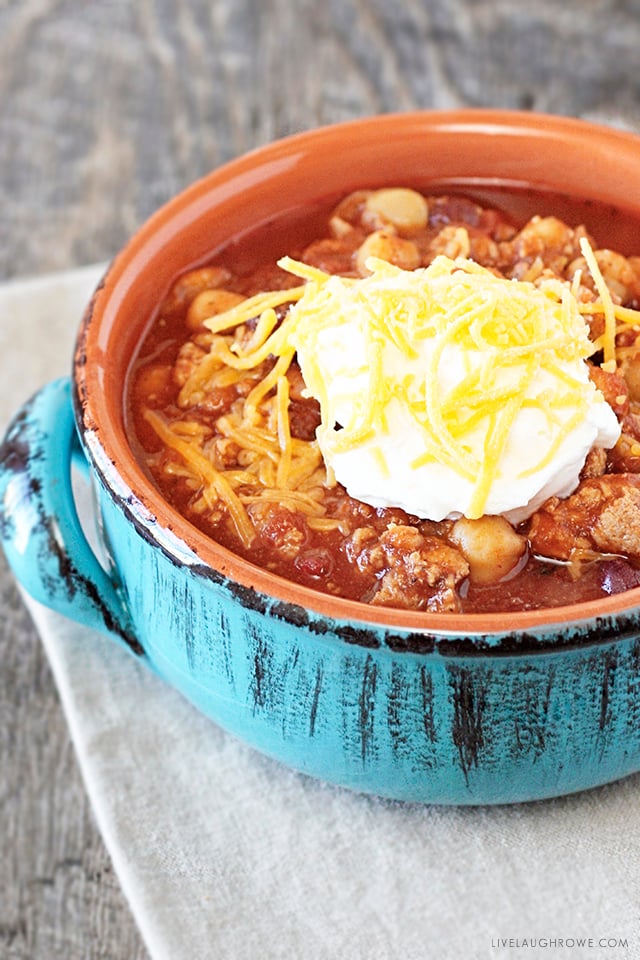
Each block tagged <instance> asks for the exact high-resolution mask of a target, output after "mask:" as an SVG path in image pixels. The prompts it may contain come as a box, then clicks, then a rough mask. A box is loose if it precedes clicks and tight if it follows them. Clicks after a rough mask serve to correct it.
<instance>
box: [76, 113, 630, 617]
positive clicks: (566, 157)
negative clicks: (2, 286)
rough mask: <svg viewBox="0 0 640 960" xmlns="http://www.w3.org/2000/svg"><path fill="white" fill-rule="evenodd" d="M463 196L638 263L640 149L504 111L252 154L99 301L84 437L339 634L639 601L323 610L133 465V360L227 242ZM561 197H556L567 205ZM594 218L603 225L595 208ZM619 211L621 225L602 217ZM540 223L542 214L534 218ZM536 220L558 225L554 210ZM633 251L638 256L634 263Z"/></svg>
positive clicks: (84, 344) (154, 241)
mask: <svg viewBox="0 0 640 960" xmlns="http://www.w3.org/2000/svg"><path fill="white" fill-rule="evenodd" d="M385 185H407V186H417V187H422V188H425V189H428V190H430V191H432V192H435V191H437V190H439V189H441V190H442V191H443V192H444V189H445V186H449V187H455V188H457V189H462V190H464V189H465V188H466V189H467V190H468V192H470V193H472V194H474V195H476V196H478V197H481V196H482V194H483V192H485V191H488V192H489V193H490V192H491V191H492V190H493V189H494V188H496V187H512V188H514V189H516V188H517V191H518V193H519V195H520V196H521V197H524V198H526V197H527V194H526V192H525V193H522V192H521V188H527V189H528V190H530V191H534V194H535V196H534V201H535V203H541V204H543V206H544V205H545V203H546V204H547V206H548V204H550V203H551V200H547V201H545V194H548V195H549V197H551V196H554V195H555V202H556V204H557V203H558V202H561V204H562V206H563V210H562V211H559V215H560V216H562V215H563V214H564V213H565V212H566V210H568V209H570V208H571V207H572V204H573V201H574V200H575V201H576V202H579V204H580V205H581V210H582V211H583V212H584V213H585V218H584V219H585V222H586V221H587V220H588V219H589V217H590V216H591V219H592V222H587V226H588V228H589V229H590V230H592V232H593V233H594V234H595V236H596V238H597V240H598V243H599V244H601V245H609V246H612V247H614V248H616V249H620V250H622V251H623V252H627V253H630V252H632V251H633V252H637V253H640V137H635V136H633V135H631V134H627V133H623V132H619V131H614V130H609V129H607V128H604V127H600V126H596V125H592V124H587V123H584V122H581V121H578V120H572V119H568V118H562V117H552V116H540V115H534V114H528V113H513V112H504V111H486V110H482V111H475V110H465V111H455V112H439V111H433V112H422V113H411V114H391V115H382V116H376V117H370V118H366V119H363V120H358V121H355V122H350V123H344V124H339V125H336V126H331V127H325V128H320V129H318V130H314V131H310V132H308V133H302V134H299V135H297V136H293V137H289V138H287V139H284V140H281V141H277V142H275V143H273V144H270V145H268V146H266V147H263V148H261V149H259V150H256V151H253V152H252V153H249V154H247V155H245V156H243V157H241V158H239V159H237V160H235V161H233V162H231V163H229V164H227V165H226V166H223V167H221V168H219V169H217V170H214V171H213V172H212V173H210V174H209V175H208V176H206V177H204V178H203V179H202V180H200V181H198V182H197V183H195V184H193V185H192V186H191V187H190V188H188V189H187V190H186V191H184V192H183V193H181V194H180V195H179V196H178V197H176V198H175V199H174V200H172V201H171V202H170V203H168V204H167V205H166V206H165V207H163V208H161V209H160V210H159V211H158V212H157V213H156V214H155V215H154V216H153V217H152V218H151V219H150V220H149V221H148V222H147V223H146V224H145V225H144V226H143V227H142V228H141V229H140V230H139V231H138V232H137V233H136V234H135V236H134V237H133V238H132V239H131V240H130V242H129V243H128V244H127V246H126V247H125V248H124V249H123V250H122V252H121V253H120V254H119V255H118V256H117V257H116V259H115V260H114V262H113V264H112V266H111V267H110V269H109V271H108V273H107V276H106V278H105V280H104V282H103V284H102V285H101V287H100V288H99V290H98V291H97V292H96V294H95V296H94V300H93V302H92V306H91V310H90V311H89V314H90V316H89V317H88V319H87V320H86V322H85V325H84V327H83V331H82V334H81V337H80V339H79V343H78V350H77V356H76V381H77V383H78V388H79V394H80V396H81V397H83V402H84V428H85V429H89V430H97V433H98V434H99V439H100V443H101V444H102V446H103V448H104V450H105V452H106V455H107V457H108V459H109V460H111V461H112V462H113V463H114V464H115V465H116V468H117V470H118V472H119V474H120V476H121V478H122V481H123V482H124V483H125V484H126V485H127V486H128V487H129V488H130V489H131V490H132V491H134V492H135V494H136V496H137V498H138V499H139V500H140V501H141V502H142V503H143V504H144V505H145V506H146V508H147V509H148V510H149V511H150V512H151V514H153V515H154V516H155V517H156V518H157V520H158V522H159V524H160V525H161V526H162V527H165V528H166V529H168V530H170V531H172V533H173V534H174V535H176V536H178V537H179V538H180V539H181V540H183V541H184V542H185V543H186V544H187V545H188V546H189V547H190V548H191V549H192V550H193V551H195V553H196V554H197V555H198V557H199V558H200V560H201V561H203V562H204V563H207V564H209V565H210V566H212V567H213V568H215V569H216V570H218V571H220V572H221V573H223V574H225V575H227V576H229V577H231V578H232V579H233V580H235V581H236V582H238V583H240V584H242V585H244V586H250V587H254V588H256V589H258V590H260V591H262V592H264V593H266V594H268V595H271V596H274V597H276V598H277V599H279V600H282V601H285V602H291V603H296V604H299V605H301V606H303V607H305V608H307V609H310V610H312V611H315V612H316V613H319V614H321V615H329V616H332V617H335V618H337V619H341V620H349V621H360V622H368V623H380V624H385V625H388V626H391V627H395V628H406V629H410V630H417V631H423V632H424V631H426V632H428V633H443V632H444V633H446V634H449V635H451V634H455V633H459V632H462V633H464V634H465V635H468V634H469V633H482V634H484V633H492V632H498V633H505V632H510V631H513V630H518V629H525V630H528V631H530V630H533V629H536V628H544V626H545V625H547V624H561V623H566V622H570V621H578V620H585V619H588V618H591V617H593V616H595V615H598V616H606V615H610V614H613V613H616V612H618V611H623V610H630V609H632V608H633V607H635V606H637V605H639V604H640V588H638V589H634V590H630V591H628V592H627V593H624V594H620V595H618V596H614V597H608V598H606V599H605V600H603V601H594V602H590V603H586V604H581V605H579V606H578V605H576V606H574V607H562V608H557V609H551V610H539V611H531V612H525V613H518V614H504V613H503V614H475V615H469V614H465V615H457V614H429V613H423V612H416V611H401V610H392V609H386V608H379V609H378V608H371V607H368V606H366V605H364V604H360V603H356V602H353V601H347V600H342V599H338V598H335V597H330V596H326V595H323V594H320V593H318V592H316V591H313V590H309V589H307V588H304V587H301V586H299V585H297V584H294V583H290V582H288V581H285V580H282V579H281V578H279V577H275V576H273V575H272V574H270V573H268V572H267V571H264V570H261V569H259V568H257V567H254V566H253V565H251V564H249V563H247V562H246V561H244V560H242V559H240V558H239V557H237V556H235V555H233V554H231V553H229V552H228V551H227V550H225V549H223V548H221V547H219V546H218V545H217V544H215V543H214V542H213V541H212V540H210V539H209V538H208V537H206V535H204V534H203V533H200V532H199V531H198V530H196V529H195V528H194V527H193V526H192V525H191V524H189V523H188V522H187V521H186V520H184V519H183V518H182V517H180V515H179V514H177V512H176V511H175V510H173V508H172V507H170V506H169V505H168V504H167V503H166V502H165V501H164V500H163V498H162V496H161V495H160V494H159V492H158V491H157V490H156V489H155V487H154V486H153V485H152V483H151V482H150V480H149V479H148V478H147V476H146V474H145V473H144V472H143V470H142V469H141V467H140V466H139V465H138V464H137V463H136V460H135V458H134V457H133V455H132V453H131V450H130V447H129V444H128V442H127V439H126V434H125V429H124V415H123V395H124V391H125V388H126V378H127V372H128V369H129V366H130V362H131V358H132V356H133V354H134V353H135V350H136V347H137V345H138V343H139V341H140V339H141V336H142V334H143V331H144V329H145V328H146V326H147V324H148V323H149V320H150V318H151V316H152V314H153V312H154V310H155V309H156V307H157V305H158V304H159V302H160V301H161V299H162V298H163V296H164V295H165V293H166V292H167V291H168V288H169V286H170V285H171V283H172V281H173V280H174V279H175V278H176V276H177V275H178V274H180V273H181V272H182V271H184V270H185V269H187V268H189V267H191V266H193V265H196V264H199V263H202V262H203V261H206V260H207V259H209V258H210V257H211V255H212V253H213V252H215V251H217V250H219V249H220V248H222V247H224V246H225V245H226V244H227V243H228V242H229V241H230V240H232V239H238V238H239V237H242V235H243V234H246V233H247V232H250V231H252V230H254V229H255V227H256V226H258V225H265V227H266V226H267V225H268V224H269V223H270V222H271V221H273V220H274V219H279V218H280V217H281V216H282V214H283V213H285V214H286V213H289V214H290V213H292V212H296V211H304V209H305V208H307V209H308V208H309V207H310V206H311V205H314V204H317V203H318V202H320V201H322V200H323V199H325V198H334V197H339V196H340V195H343V194H346V193H348V192H350V191H352V190H355V189H358V188H362V187H378V186H385ZM557 195H559V197H558V196H557ZM591 204H593V205H594V206H593V214H590V205H591ZM607 210H610V211H611V214H612V215H611V217H608V216H607V217H605V216H604V213H605V212H606V211H607ZM528 212H529V213H530V212H533V209H531V210H530V211H528ZM539 212H542V213H550V212H552V211H551V210H550V209H543V210H540V211H539ZM634 243H635V251H634Z"/></svg>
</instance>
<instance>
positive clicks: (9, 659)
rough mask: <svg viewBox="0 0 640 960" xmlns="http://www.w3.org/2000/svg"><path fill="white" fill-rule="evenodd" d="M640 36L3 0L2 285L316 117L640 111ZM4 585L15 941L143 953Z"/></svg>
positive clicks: (444, 9)
mask: <svg viewBox="0 0 640 960" xmlns="http://www.w3.org/2000/svg"><path fill="white" fill-rule="evenodd" d="M639 41H640V5H639V4H638V3H637V2H636V0H617V2H615V0H608V2H605V0H591V2H587V3H585V2H584V0H564V3H562V4H557V3H555V2H548V0H538V2H537V3H535V4H533V3H526V4H525V3H520V2H518V0H446V2H436V0H399V2H397V3H394V2H389V0H324V2H322V3H318V2H316V0H299V2H296V0H139V2H127V0H104V2H101V3H83V2H80V0H76V2H74V0H2V2H0V187H1V193H2V199H1V201H0V204H1V205H0V282H2V281H6V280H8V279H10V278H14V277H20V276H23V277H24V276H31V275H34V274H38V273H42V272H48V271H55V270H62V269H66V268H70V267H74V266H80V265H84V264H89V263H93V262H96V261H104V260H107V259H108V258H109V257H110V256H111V255H112V254H113V253H114V252H115V251H116V250H117V248H118V247H119V246H120V245H121V244H122V243H123V242H124V241H125V240H126V238H127V237H128V236H129V235H130V233H131V232H132V231H133V230H134V229H135V228H136V227H137V225H138V224H140V223H141V222H142V221H143V220H144V219H145V218H146V217H147V216H148V215H149V214H150V213H151V212H152V211H153V210H154V209H156V208H157V207H158V206H159V205H160V204H161V203H163V202H164V201H165V200H167V199H168V198H169V197H170V196H171V195H172V194H174V193H175V192H177V191H178V190H180V189H181V188H182V187H183V186H185V185H186V184H187V183H189V182H190V181H191V180H193V179H194V178H196V177H198V176H200V175H201V174H204V173H205V172H206V171H208V170H209V169H210V168H211V167H214V166H216V165H218V164H220V163H222V162H223V161H225V160H228V159H230V158H232V157H234V156H236V155H237V154H240V153H242V152H243V151H246V150H248V149H249V148H252V147H255V146H257V145H259V144H262V143H265V142H267V141H269V140H272V139H274V138H276V137H279V136H282V135H285V134H289V133H292V132H295V131H298V130H302V129H306V128H308V127H312V126H316V125H318V124H324V123H330V122H334V121H340V120H346V119H350V118H353V117H358V116H362V115H365V114H371V113H376V112H388V111H404V110H409V109H414V108H434V107H435V108H451V107H456V106H494V107H507V108H519V109H534V110H540V111H546V112H551V113H562V114H571V115H574V116H581V117H586V118H590V119H596V120H600V121H604V122H610V123H612V124H614V125H618V126H623V127H627V128H630V129H638V130H640V70H639V69H638V64H639V62H640V42H639ZM22 399H23V398H17V400H22ZM0 602H1V604H2V610H3V616H2V619H1V622H0V664H1V667H0V851H2V852H1V853H0V957H2V958H3V960H4V958H7V960H14V958H15V960H18V958H20V960H22V958H24V960H27V958H28V960H58V958H59V960H80V958H82V960H87V958H109V960H120V958H126V960H142V958H144V957H147V956H148V955H147V953H146V950H145V948H144V946H143V944H142V941H141V938H140V935H139V933H138V931H137V928H136V926H135V923H134V921H133V919H132V917H131V915H130V913H129V910H128V907H127V904H126V902H125V900H124V897H123V895H122V893H121V891H120V888H119V884H118V880H117V878H116V876H115V874H114V872H113V869H112V866H111V863H110V860H109V856H108V854H107V852H106V850H105V848H104V846H103V843H102V840H101V837H100V835H99V833H98V832H97V829H96V827H95V824H94V820H93V816H92V812H91V808H90V806H89V803H88V800H87V797H86V795H85V792H84V788H83V785H82V782H81V779H80V776H79V773H78V769H77V766H76V761H75V756H74V752H73V747H72V745H71V742H70V740H69V736H68V733H67V728H66V725H65V721H64V718H63V716H62V713H61V710H60V706H59V702H58V697H57V692H56V689H55V686H54V683H53V680H52V677H51V674H50V672H49V668H48V664H47V662H46V658H45V656H44V653H43V650H42V648H41V646H40V643H39V640H38V638H37V636H36V634H35V632H34V630H33V627H32V626H31V623H30V621H29V618H28V616H27V614H26V613H25V612H24V610H23V608H22V606H21V603H20V600H19V596H18V593H17V590H16V588H15V585H14V582H13V579H12V577H11V575H10V574H9V573H8V572H7V569H6V565H5V563H4V560H0Z"/></svg>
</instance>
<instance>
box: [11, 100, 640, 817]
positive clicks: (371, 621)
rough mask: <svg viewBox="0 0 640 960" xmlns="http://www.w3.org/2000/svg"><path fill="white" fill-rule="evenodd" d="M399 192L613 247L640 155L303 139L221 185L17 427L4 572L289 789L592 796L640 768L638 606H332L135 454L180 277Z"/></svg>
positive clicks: (365, 132) (486, 136) (495, 132)
mask: <svg viewBox="0 0 640 960" xmlns="http://www.w3.org/2000/svg"><path fill="white" fill-rule="evenodd" d="M345 158H346V159H345ZM409 182H411V183H420V184H432V185H440V184H442V183H444V182H448V183H451V182H454V183H456V184H458V185H460V184H462V185H465V184H468V185H469V187H470V188H473V189H474V190H475V191H476V192H477V191H478V190H481V191H482V190H485V189H487V190H491V189H494V188H495V186H496V185H503V184H504V185H507V186H511V187H518V188H520V187H533V188H534V189H535V190H537V191H550V193H549V197H551V196H554V195H558V194H560V195H562V197H563V200H564V201H566V202H567V203H571V202H573V200H575V201H576V202H578V201H579V202H580V203H582V201H585V200H586V201H587V205H586V207H585V209H587V210H588V209H589V204H591V203H593V204H594V209H596V210H599V211H602V210H603V209H605V208H607V209H609V208H613V207H615V208H623V210H624V216H622V215H621V218H620V223H619V225H618V227H617V228H616V229H618V235H617V236H616V237H615V242H616V243H617V244H618V246H620V247H624V245H625V243H626V244H627V245H628V243H629V241H630V238H629V236H627V235H626V234H625V231H626V232H627V233H628V231H629V224H630V223H631V224H633V223H634V222H635V223H640V139H638V138H635V137H633V136H630V135H628V134H623V133H616V132H614V131H610V130H605V129H603V128H600V127H597V126H593V125H589V124H585V123H581V122H579V121H574V120H567V119H562V118H553V117H533V116H531V115H529V114H518V113H502V112H495V111H490V112H485V111H482V112H478V111H463V112H456V113H444V114H443V113H438V112H434V113H419V114H405V115H395V116H384V117H377V118H371V119H367V120H362V121H357V122H355V123H350V124H342V125H339V126H337V127H330V128H325V129H321V130H317V131H313V132H310V133H305V134H301V135H299V136H296V137H292V138H289V139H286V140H284V141H280V142H278V143H275V144H272V145H270V146H267V147H265V148H263V149H262V150H259V151H256V152H254V153H252V154H250V155H248V156H246V157H243V158H241V159H239V160H237V161H234V162H233V163H231V164H228V165H227V166H225V167H223V168H221V169H219V170H216V171H214V172H213V173H212V174H210V175H209V176H208V177H205V178H204V179H203V180H202V181H200V182H198V183H196V184H195V185H194V186H192V187H191V188H190V189H188V190H187V191H186V192H185V193H183V194H181V195H180V196H179V197H178V198H176V199H175V200H174V201H172V202H171V203H169V204H168V205H167V206H166V207H165V208H163V209H162V210H161V211H159V213H158V214H156V215H155V216H154V217H153V218H152V219H151V220H150V221H149V222H148V223H147V224H146V225H145V226H144V227H143V228H142V229H141V230H140V231H139V232H138V233H137V234H136V235H135V237H134V238H133V239H132V240H131V242H130V243H129V244H128V245H127V247H126V248H125V249H124V250H123V251H122V253H121V254H119V256H118V257H117V258H116V259H115V261H114V262H113V264H112V266H111V267H110V269H109V270H108V272H107V274H106V277H105V278H104V281H103V282H102V284H101V285H100V287H99V289H98V290H97V291H96V294H95V296H94V298H93V301H92V304H91V305H90V307H89V309H88V311H87V314H86V317H85V319H84V322H83V324H82V327H81V330H80V334H79V337H78V345H77V352H76V356H75V362H74V369H73V375H72V377H71V378H69V379H64V380H61V381H56V382H55V383H52V384H49V385H48V386H46V387H44V388H43V389H42V390H41V391H40V392H39V393H38V394H37V395H36V396H35V397H34V398H33V399H32V400H31V401H29V402H28V403H27V404H26V405H25V406H24V407H23V408H22V409H21V410H20V411H19V413H18V414H17V416H16V418H15V420H14V421H13V423H12V424H11V426H10V428H9V430H8V432H7V435H6V437H5V439H4V443H3V446H2V451H1V456H0V460H1V473H0V495H1V532H2V537H3V542H4V547H5V551H6V554H7V557H8V559H9V562H10V564H11V566H12V568H13V569H14V571H15V573H16V575H17V577H18V579H19V580H20V582H21V583H22V585H23V586H24V587H25V588H26V589H27V591H29V592H30V593H32V594H33V596H35V597H36V598H37V599H38V600H40V601H42V602H44V603H45V604H47V605H49V606H51V607H53V608H54V609H56V610H58V611H60V612H62V613H63V614H65V615H67V616H69V617H71V618H73V619H75V620H79V621H81V622H82V623H86V624H88V625H90V626H92V627H96V628H98V629H100V630H102V631H104V632H106V633H107V634H109V635H110V636H112V637H113V638H114V640H115V641H116V642H118V643H119V644H120V645H122V646H124V647H125V648H126V649H127V650H129V651H130V652H131V654H132V655H133V656H134V657H136V658H139V659H141V660H143V661H144V662H145V663H147V664H148V665H149V666H150V667H151V669H153V670H154V671H156V672H157V673H158V674H159V675H160V676H162V677H163V678H165V679H166V680H167V682H168V683H170V684H171V685H173V686H174V687H176V688H177V689H178V690H180V691H181V692H182V693H183V694H184V695H185V696H187V697H188V698H189V699H190V700H191V701H192V702H193V703H194V704H195V705H196V706H197V707H199V708H200V709H201V710H202V711H204V712H205V713H206V714H207V715H209V716H210V717H211V718H212V719H213V720H214V721H215V722H216V723H218V724H220V725H221V726H222V727H224V728H225V729H227V730H229V731H230V732H231V733H233V734H234V735H236V736H237V737H239V738H241V739H242V740H244V741H246V742H247V743H249V744H251V745H253V746H254V747H255V748H257V749H258V750H260V751H262V752H263V753H265V754H268V755H269V756H271V757H275V758H277V759H278V760H280V761H282V762H283V763H285V764H287V765H289V766H290V767H293V768H295V769H296V770H299V771H303V772H305V773H307V774H310V775H312V776H314V777H319V778H322V779H323V780H327V781H330V782H332V783H336V784H340V785H343V786H346V787H349V788H352V789H355V790H361V791H366V792H369V793H373V794H377V795H380V796H384V797H391V798H395V799H399V800H407V801H419V802H426V803H448V804H485V803H507V802H516V801H525V800H533V799H539V798H543V797H550V796H555V795H559V794H564V793H568V792H571V791H576V790H582V789H585V788H587V787H593V786H595V785H598V784H603V783H606V782H607V781H611V780H614V779H616V778H619V777H623V776H625V775H627V774H630V773H632V772H634V771H637V770H639V769H640V592H639V591H638V590H637V589H636V590H630V591H628V592H627V593H623V594H621V595H619V596H617V597H610V598H607V599H606V600H604V601H603V602H601V603H588V604H582V605H576V606H573V607H564V608H560V609H556V610H547V611H542V612H541V611H537V612H530V613H522V614H500V615H482V616H481V615H476V616H459V615H434V614H424V613H417V612H413V611H408V612H407V611H394V610H390V609H376V608H370V607H368V606H366V605H364V604H358V603H353V602H350V601H346V600H339V599H336V598H331V597H327V596H324V595H322V594H319V593H316V592H314V591H311V590H308V589H305V588H302V587H300V586H297V585H295V584H292V583H288V582H286V581H283V580H281V579H279V578H277V577H275V576H273V575H271V574H269V573H268V572H266V571H264V570H261V569H259V568H258V567H255V566H253V565H251V564H250V563H247V562H245V561H243V560H240V559H239V558H238V557H236V556H234V555H232V554H230V553H229V552H228V551H226V550H224V549H223V548H221V547H218V546H217V545H216V544H214V543H213V542H211V541H210V540H208V539H207V538H206V537H205V536H204V535H203V534H201V533H199V532H198V531H197V530H195V529H194V528H193V527H192V526H191V525H190V524H188V523H187V522H186V521H185V520H184V519H182V518H181V517H180V516H179V515H178V514H177V513H176V512H175V511H173V510H172V508H171V507H170V506H168V505H167V504H166V503H165V502H164V501H163V499H162V497H161V496H160V494H159V493H158V492H157V490H156V489H155V488H154V487H153V486H152V485H151V483H150V482H149V480H148V478H147V477H146V475H145V474H144V472H143V471H142V470H141V469H140V467H139V466H138V464H137V463H136V460H135V458H134V456H133V455H132V452H131V450H130V448H129V445H128V443H127V439H126V436H125V431H124V426H123V409H122V396H123V389H124V384H125V380H126V375H127V369H128V365H129V361H130V358H131V356H132V353H133V351H134V350H135V346H136V344H137V342H138V341H139V338H140V336H141V333H142V330H143V327H144V326H145V324H146V323H147V321H148V319H149V316H150V315H151V313H152V312H153V309H154V307H155V305H156V304H157V302H158V300H159V299H160V297H161V296H162V295H163V293H164V292H165V290H166V289H167V288H168V286H169V284H170V282H171V280H172V279H173V278H174V277H175V276H176V275H177V274H178V273H180V272H181V271H182V270H184V269H185V268H187V267H189V266H192V265H193V264H196V263H198V262H202V260H203V259H205V258H206V257H207V255H209V254H210V253H211V252H212V251H213V250H214V249H216V248H218V247H220V246H222V245H224V244H225V243H226V242H227V241H228V240H229V238H234V237H238V236H239V235H241V234H242V233H243V232H244V231H246V230H248V229H250V228H251V227H253V226H255V224H256V223H268V222H269V221H270V220H271V219H272V218H273V217H275V216H277V215H278V214H280V212H282V210H283V209H286V210H287V211H289V212H291V211H295V210H298V209H304V207H305V206H306V205H308V204H309V203H312V202H314V201H317V200H318V199H320V198H324V197H331V196H336V195H339V194H342V193H346V192H348V191H350V190H353V189H356V188H357V187H362V186H364V185H366V186H372V185H383V184H400V183H409ZM629 198H636V199H634V200H632V201H630V200H629ZM539 200H540V198H539V197H538V200H537V202H539ZM605 227H606V229H613V228H612V227H611V225H610V224H609V225H603V224H597V223H596V224H594V229H595V230H596V231H597V230H598V229H599V228H602V229H604V228H605ZM631 239H632V238H631ZM612 245H613V243H612ZM638 247H639V248H640V243H639V244H638ZM74 460H76V461H79V462H82V463H83V464H84V466H85V467H86V469H85V470H84V472H85V473H86V474H87V475H88V477H89V482H90V483H91V485H92V486H93V488H94V491H95V499H96V504H97V512H98V515H99V518H100V530H101V534H100V536H101V538H102V542H103V546H104V548H105V550H106V554H107V556H108V562H106V563H104V564H102V563H100V562H99V561H98V559H97V558H96V556H95V555H94V552H93V550H92V548H91V547H90V545H89V543H88V542H87V540H86V539H85V535H84V533H83V531H82V528H81V526H80V523H79V521H78V517H77V514H76V509H75V505H74V499H73V493H72V484H71V477H70V473H71V463H72V461H74Z"/></svg>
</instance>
